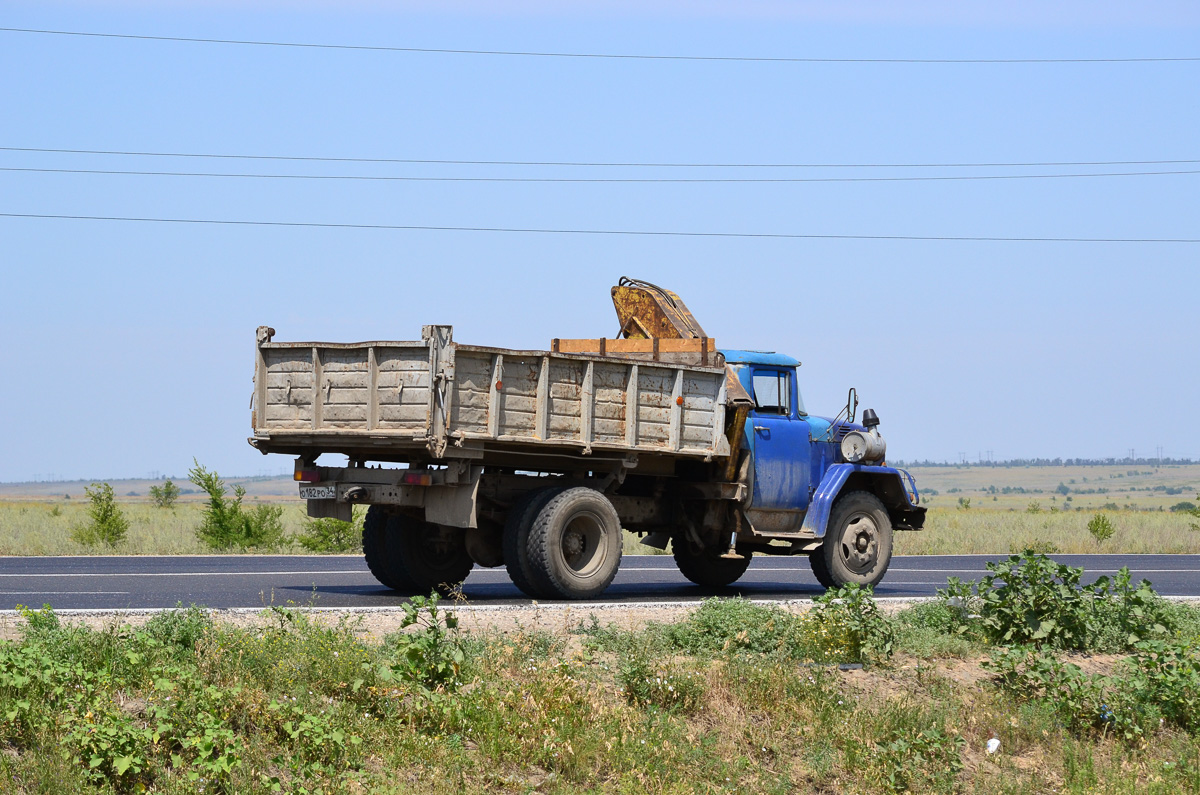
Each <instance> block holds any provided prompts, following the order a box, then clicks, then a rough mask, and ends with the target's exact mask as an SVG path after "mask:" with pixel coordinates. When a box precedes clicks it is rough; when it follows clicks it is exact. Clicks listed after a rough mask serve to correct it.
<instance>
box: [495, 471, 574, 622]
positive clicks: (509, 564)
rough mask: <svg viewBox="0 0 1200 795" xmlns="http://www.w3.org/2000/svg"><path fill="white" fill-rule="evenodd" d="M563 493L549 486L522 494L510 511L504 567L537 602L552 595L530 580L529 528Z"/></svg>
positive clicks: (507, 522)
mask: <svg viewBox="0 0 1200 795" xmlns="http://www.w3.org/2000/svg"><path fill="white" fill-rule="evenodd" d="M560 491H562V487H560V486H549V487H546V488H541V489H536V490H534V491H529V492H526V493H525V494H522V495H521V497H520V498H519V499H518V500H517V501H516V502H515V503H514V504H513V506H512V508H511V509H510V510H509V512H508V519H507V521H505V523H504V536H503V546H504V567H505V568H506V569H508V578H509V579H510V580H512V582H513V585H515V586H517V587H518V588H520V589H521V592H522V593H524V594H525V595H526V596H532V597H533V598H534V599H539V598H541V597H543V596H549V594H548V593H542V592H541V591H540V590H539V589H538V588H537V587H536V586H535V585H534V583H533V581H532V578H531V577H530V567H529V529H530V527H531V526H532V525H533V521H534V519H536V518H537V515H538V511H540V510H541V509H542V506H544V505H545V504H546V503H547V502H549V501H550V498H551V497H553V496H555V495H556V494H558V493H559V492H560Z"/></svg>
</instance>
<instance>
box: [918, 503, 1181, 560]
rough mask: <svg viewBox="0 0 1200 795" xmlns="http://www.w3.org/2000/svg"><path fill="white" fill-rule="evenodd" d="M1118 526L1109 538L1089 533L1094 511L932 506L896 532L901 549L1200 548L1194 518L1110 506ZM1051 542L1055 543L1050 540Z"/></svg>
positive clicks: (990, 551)
mask: <svg viewBox="0 0 1200 795" xmlns="http://www.w3.org/2000/svg"><path fill="white" fill-rule="evenodd" d="M1105 514H1106V515H1107V516H1108V518H1109V519H1110V520H1111V521H1112V523H1113V525H1115V527H1116V533H1115V534H1114V535H1113V537H1112V538H1110V539H1109V540H1108V541H1105V542H1103V543H1097V542H1096V540H1095V539H1094V538H1092V536H1091V534H1089V533H1088V529H1087V523H1088V520H1089V519H1091V518H1092V516H1093V515H1094V513H1093V512H1077V511H1071V512H1069V513H1064V512H1058V513H1050V512H1048V511H1042V512H1040V513H1026V512H1024V511H996V510H986V509H985V510H979V509H976V508H971V509H969V510H961V509H956V508H936V507H935V508H932V509H930V511H929V514H928V517H927V519H926V522H925V529H924V530H922V531H921V532H919V533H897V534H896V546H895V552H896V554H897V555H970V554H1005V553H1009V552H1020V551H1021V550H1023V549H1025V548H1027V547H1029V546H1035V547H1036V548H1039V549H1041V550H1043V551H1057V552H1060V553H1064V554H1088V553H1095V552H1110V553H1126V554H1138V553H1165V554H1180V553H1188V554H1200V530H1193V529H1191V525H1192V524H1196V519H1195V518H1194V517H1191V516H1187V515H1185V514H1178V513H1169V512H1159V511H1106V512H1105ZM1050 545H1052V546H1050Z"/></svg>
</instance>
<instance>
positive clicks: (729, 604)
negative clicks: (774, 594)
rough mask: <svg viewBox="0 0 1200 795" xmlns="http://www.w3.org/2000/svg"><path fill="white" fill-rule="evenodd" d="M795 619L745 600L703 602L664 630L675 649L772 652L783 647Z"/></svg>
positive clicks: (693, 651) (771, 608)
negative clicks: (684, 619) (685, 616)
mask: <svg viewBox="0 0 1200 795" xmlns="http://www.w3.org/2000/svg"><path fill="white" fill-rule="evenodd" d="M795 622H796V619H795V618H794V617H793V616H791V615H789V614H787V613H785V612H783V611H782V610H779V609H778V608H774V607H766V606H763V605H756V604H754V603H753V602H748V601H746V600H745V599H705V600H704V601H703V602H702V603H701V605H700V607H699V608H698V609H697V610H696V611H695V612H694V613H692V614H691V615H690V616H688V618H687V620H686V621H683V622H680V623H678V624H672V625H670V626H669V627H667V628H666V630H665V636H666V640H667V642H669V643H670V645H672V646H674V647H675V648H678V649H682V650H685V651H689V652H692V653H696V652H717V651H726V652H738V651H745V652H755V653H759V654H764V653H771V652H776V651H779V650H781V649H782V648H784V647H785V646H786V645H787V643H788V640H787V634H788V631H789V630H790V629H791V628H792V627H793V626H794V625H795Z"/></svg>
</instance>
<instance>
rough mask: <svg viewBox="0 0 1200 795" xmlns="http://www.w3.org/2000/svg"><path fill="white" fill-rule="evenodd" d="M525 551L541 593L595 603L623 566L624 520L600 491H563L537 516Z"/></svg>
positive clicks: (578, 488) (535, 583)
mask: <svg viewBox="0 0 1200 795" xmlns="http://www.w3.org/2000/svg"><path fill="white" fill-rule="evenodd" d="M526 547H527V551H528V554H529V575H530V579H531V581H532V584H533V586H534V588H535V589H536V590H537V591H538V592H539V593H544V594H546V595H548V596H551V597H557V598H560V599H591V598H594V597H596V596H599V595H600V594H601V593H603V592H604V589H605V588H607V587H608V586H609V583H611V582H612V580H613V577H615V576H616V574H617V568H618V567H619V566H620V565H621V519H620V517H618V516H617V511H616V509H615V508H613V506H612V503H611V502H609V501H608V498H607V497H605V496H604V495H603V494H601V493H600V492H598V491H596V490H595V489H590V488H587V487H585V486H577V487H574V488H569V489H564V490H562V491H560V492H558V493H556V494H555V495H554V496H552V497H551V498H550V499H549V500H548V501H547V502H546V503H545V504H544V505H543V506H542V508H541V510H539V511H538V512H537V517H536V518H535V519H534V520H533V523H532V524H531V525H530V527H529V538H528V541H527V544H526Z"/></svg>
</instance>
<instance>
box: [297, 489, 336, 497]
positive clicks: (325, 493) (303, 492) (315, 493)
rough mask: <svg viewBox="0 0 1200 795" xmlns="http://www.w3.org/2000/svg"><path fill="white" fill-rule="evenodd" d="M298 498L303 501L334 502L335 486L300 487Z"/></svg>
mask: <svg viewBox="0 0 1200 795" xmlns="http://www.w3.org/2000/svg"><path fill="white" fill-rule="evenodd" d="M300 498H301V499H304V500H336V499H337V486H301V487H300Z"/></svg>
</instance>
